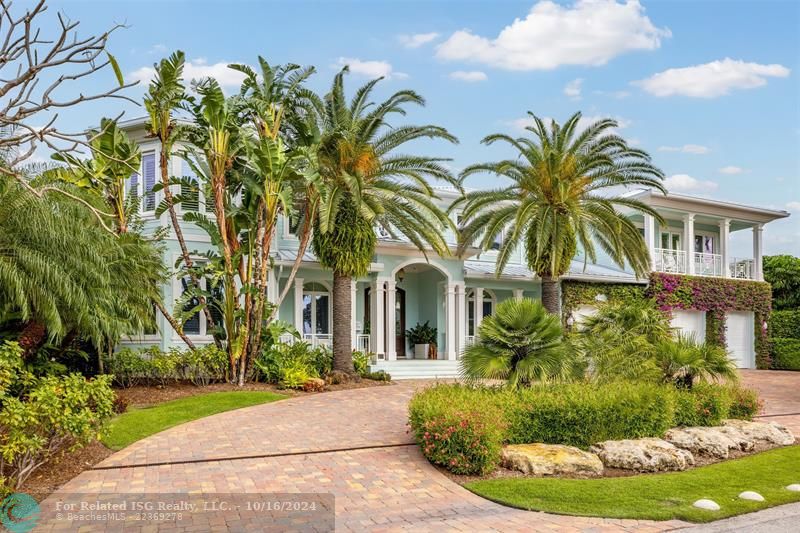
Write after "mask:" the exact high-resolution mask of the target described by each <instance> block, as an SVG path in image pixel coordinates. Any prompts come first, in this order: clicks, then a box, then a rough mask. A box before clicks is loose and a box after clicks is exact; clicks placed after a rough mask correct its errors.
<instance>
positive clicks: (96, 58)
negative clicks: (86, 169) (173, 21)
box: [0, 0, 136, 229]
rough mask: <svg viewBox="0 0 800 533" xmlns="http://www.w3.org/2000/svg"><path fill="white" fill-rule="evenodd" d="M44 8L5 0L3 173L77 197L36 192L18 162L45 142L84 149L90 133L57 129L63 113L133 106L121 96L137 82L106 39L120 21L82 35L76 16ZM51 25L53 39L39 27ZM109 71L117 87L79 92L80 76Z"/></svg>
mask: <svg viewBox="0 0 800 533" xmlns="http://www.w3.org/2000/svg"><path fill="white" fill-rule="evenodd" d="M47 8H48V6H47V5H46V2H45V0H39V1H38V2H36V4H35V5H34V6H33V7H31V8H28V9H27V10H25V11H24V12H23V11H22V9H20V10H16V9H14V6H13V2H10V1H7V0H0V132H1V133H2V134H1V135H0V153H2V154H3V161H2V164H0V172H2V173H3V174H6V175H9V176H12V177H14V178H15V179H17V180H18V181H19V182H20V183H22V184H23V186H25V187H26V188H28V189H30V190H31V192H33V193H34V194H36V195H37V196H41V195H42V194H44V193H45V192H47V191H50V190H56V191H58V192H60V193H62V194H66V195H68V196H73V195H71V194H70V193H68V192H65V191H63V190H61V189H57V188H55V187H43V188H39V189H34V188H33V187H32V186H31V185H30V183H29V182H28V180H27V179H26V177H25V175H24V173H22V172H21V171H20V170H19V167H20V165H21V164H22V163H24V162H26V161H27V160H28V159H30V158H31V157H32V156H33V155H34V153H35V152H36V150H37V148H39V147H40V146H44V147H47V148H49V149H50V150H52V151H54V152H80V151H81V149H82V148H83V147H88V144H89V142H90V141H91V138H87V135H86V132H85V131H77V132H70V131H65V130H63V129H60V127H59V124H58V117H59V112H60V111H61V110H63V109H66V108H74V107H75V106H79V105H81V104H84V103H86V102H90V101H93V100H101V99H105V98H117V99H121V100H127V101H129V102H132V103H134V104H135V103H136V102H135V101H134V100H132V99H131V98H129V97H127V96H125V94H124V91H125V89H127V88H128V87H131V86H132V85H135V83H125V82H124V80H123V77H122V73H121V71H120V69H119V66H118V65H117V62H116V60H115V59H114V56H112V55H111V54H110V53H108V51H107V50H106V45H107V43H108V39H109V37H110V36H111V34H112V33H113V32H115V31H117V30H118V29H120V28H122V27H123V26H122V25H120V24H116V25H114V26H113V27H111V28H110V29H109V30H108V31H106V32H104V33H102V34H100V35H89V36H84V35H79V33H78V31H77V30H78V26H79V25H80V22H79V21H72V20H70V19H69V18H68V17H66V15H64V14H63V13H57V14H56V17H55V21H48V20H47V19H46V16H44V14H45V13H46V11H47ZM15 11H16V13H15ZM53 22H55V28H53V32H52V33H53V36H52V37H50V36H45V35H44V33H45V32H43V30H42V26H45V27H49V26H51V25H52V23H53ZM48 33H49V32H48ZM109 68H110V69H111V70H113V72H114V74H115V76H116V78H117V84H116V85H115V86H114V87H112V88H110V89H108V90H105V91H102V90H101V91H96V92H95V91H93V92H91V93H88V94H87V93H84V92H81V91H79V90H78V89H76V86H75V85H76V84H75V82H77V81H78V80H82V79H83V78H88V77H90V76H92V75H94V74H96V73H98V72H100V71H103V70H107V69H109ZM118 118H119V117H118ZM100 133H102V132H98V135H99V134H100ZM73 197H74V196H73ZM74 199H75V200H77V201H80V202H82V203H84V205H86V206H87V207H88V208H89V209H91V210H92V211H93V212H94V214H95V215H96V216H97V217H98V219H99V220H100V222H101V224H104V225H105V224H106V223H105V221H104V220H103V219H104V218H107V216H106V215H107V213H102V212H100V211H98V210H97V209H96V208H94V207H92V206H91V205H89V204H87V203H86V202H84V201H83V200H81V199H80V198H78V197H74ZM106 229H109V228H108V227H107V226H106Z"/></svg>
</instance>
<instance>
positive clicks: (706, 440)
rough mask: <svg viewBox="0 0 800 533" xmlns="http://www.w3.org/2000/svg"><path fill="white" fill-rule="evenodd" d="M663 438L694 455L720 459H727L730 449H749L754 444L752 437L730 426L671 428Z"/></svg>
mask: <svg viewBox="0 0 800 533" xmlns="http://www.w3.org/2000/svg"><path fill="white" fill-rule="evenodd" d="M664 440H666V441H667V442H669V443H671V444H673V445H675V446H677V447H678V448H683V449H684V450H689V451H690V452H692V453H693V454H695V455H709V456H711V457H717V458H720V459H727V458H728V455H729V453H730V450H741V451H749V450H752V449H753V448H754V446H755V442H754V440H753V439H752V438H748V437H747V436H746V435H744V434H743V433H742V432H740V431H739V430H738V429H736V428H735V427H732V426H731V427H724V426H723V427H688V428H672V429H670V430H669V431H667V433H666V435H664Z"/></svg>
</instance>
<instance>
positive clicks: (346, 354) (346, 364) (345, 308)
mask: <svg viewBox="0 0 800 533" xmlns="http://www.w3.org/2000/svg"><path fill="white" fill-rule="evenodd" d="M351 284H352V278H351V277H350V276H344V275H341V274H337V273H336V272H334V273H333V317H332V319H333V369H334V370H338V371H340V372H346V373H347V374H354V373H355V369H354V368H353V339H352V338H351V333H352V332H351V328H350V320H351V316H352V311H351V309H352V305H353V301H352V292H351V291H350V287H351Z"/></svg>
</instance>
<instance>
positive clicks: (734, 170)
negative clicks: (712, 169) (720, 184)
mask: <svg viewBox="0 0 800 533" xmlns="http://www.w3.org/2000/svg"><path fill="white" fill-rule="evenodd" d="M718 172H719V173H720V174H741V173H742V172H744V169H743V168H742V167H735V166H733V165H728V166H727V167H722V168H721V169H719V171H718Z"/></svg>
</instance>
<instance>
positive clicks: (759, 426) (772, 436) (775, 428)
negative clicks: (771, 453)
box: [722, 420, 794, 446]
mask: <svg viewBox="0 0 800 533" xmlns="http://www.w3.org/2000/svg"><path fill="white" fill-rule="evenodd" d="M722 423H723V424H724V425H725V426H728V427H734V428H736V429H738V430H739V431H740V432H741V433H742V434H743V435H745V436H746V437H748V438H750V439H756V440H764V441H767V442H770V443H772V444H777V445H778V446H789V445H791V444H794V435H793V434H792V432H791V431H789V430H788V429H787V428H786V426H782V425H780V424H778V423H776V422H748V421H746V420H725V421H724V422H722Z"/></svg>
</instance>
